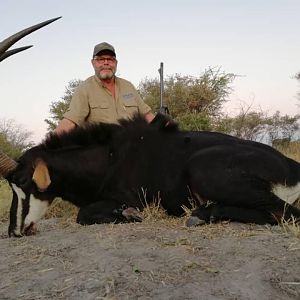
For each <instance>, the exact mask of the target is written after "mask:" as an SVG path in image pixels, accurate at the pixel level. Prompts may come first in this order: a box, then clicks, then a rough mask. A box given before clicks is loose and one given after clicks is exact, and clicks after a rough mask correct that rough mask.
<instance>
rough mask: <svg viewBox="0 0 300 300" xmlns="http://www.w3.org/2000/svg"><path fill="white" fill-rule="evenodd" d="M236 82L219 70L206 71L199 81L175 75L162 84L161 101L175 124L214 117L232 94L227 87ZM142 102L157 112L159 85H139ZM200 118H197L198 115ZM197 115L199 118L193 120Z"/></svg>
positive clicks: (148, 81)
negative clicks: (181, 120)
mask: <svg viewBox="0 0 300 300" xmlns="http://www.w3.org/2000/svg"><path fill="white" fill-rule="evenodd" d="M234 78H235V75H233V74H226V73H223V72H221V71H220V69H213V68H209V69H208V70H206V71H205V72H204V73H203V74H202V75H200V76H199V77H193V76H189V75H185V76H182V75H180V74H175V75H172V76H169V77H168V78H167V79H166V80H165V81H164V101H165V104H166V106H167V107H168V108H169V111H170V112H171V115H172V117H173V118H175V119H176V120H179V119H185V120H186V118H187V114H191V115H192V119H193V118H194V119H195V118H197V119H199V120H200V119H202V117H203V116H206V117H205V118H207V117H208V118H209V117H213V116H217V115H218V114H220V112H221V109H222V106H223V104H224V102H225V101H227V96H228V95H229V94H230V92H231V90H232V89H231V87H230V84H231V82H232V81H233V79H234ZM139 92H140V94H141V96H142V98H143V99H144V100H145V102H146V103H148V104H149V105H150V106H151V108H152V109H153V110H154V111H158V110H159V105H160V103H159V101H158V99H159V93H160V83H159V80H158V79H147V78H146V79H145V80H144V81H142V82H141V83H140V85H139ZM198 114H199V115H198ZM195 115H198V116H195Z"/></svg>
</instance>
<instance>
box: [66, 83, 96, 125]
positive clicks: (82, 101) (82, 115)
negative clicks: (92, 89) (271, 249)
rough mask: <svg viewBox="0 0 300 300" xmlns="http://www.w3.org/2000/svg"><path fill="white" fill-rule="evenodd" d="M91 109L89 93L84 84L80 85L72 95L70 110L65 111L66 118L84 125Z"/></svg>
mask: <svg viewBox="0 0 300 300" xmlns="http://www.w3.org/2000/svg"><path fill="white" fill-rule="evenodd" d="M89 111H90V109H89V104H88V94H87V92H86V89H85V88H84V86H82V85H79V86H78V88H77V89H76V90H75V92H74V94H73V96H72V99H71V102H70V105H69V108H68V110H67V111H66V112H65V113H64V118H66V119H69V120H71V121H72V122H74V123H75V124H77V125H82V124H83V123H84V122H85V120H86V118H87V116H88V115H89Z"/></svg>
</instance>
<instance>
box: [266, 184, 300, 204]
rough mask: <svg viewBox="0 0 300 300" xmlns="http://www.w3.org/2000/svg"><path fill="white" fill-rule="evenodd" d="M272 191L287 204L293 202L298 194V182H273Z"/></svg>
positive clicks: (299, 194)
mask: <svg viewBox="0 0 300 300" xmlns="http://www.w3.org/2000/svg"><path fill="white" fill-rule="evenodd" d="M272 192H273V193H274V194H275V195H276V196H277V197H279V198H281V199H282V200H284V201H285V202H287V203H288V204H293V203H294V202H295V201H296V200H297V199H298V198H299V196H300V182H299V183H298V184H296V185H294V186H286V185H282V184H274V185H273V188H272Z"/></svg>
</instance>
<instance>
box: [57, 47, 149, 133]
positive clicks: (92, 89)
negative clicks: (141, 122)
mask: <svg viewBox="0 0 300 300" xmlns="http://www.w3.org/2000/svg"><path fill="white" fill-rule="evenodd" d="M91 63H92V65H93V68H94V70H95V75H93V76H91V77H89V78H88V79H86V80H85V81H84V82H82V83H81V84H80V85H79V86H78V88H77V89H76V91H75V93H74V95H73V97H72V100H71V103H70V106H69V108H68V110H67V112H66V113H65V114H64V118H63V119H62V120H61V121H60V122H59V124H58V126H57V128H56V129H55V132H56V133H58V134H60V133H62V132H64V131H69V130H71V129H72V128H74V127H75V126H76V125H83V124H84V123H87V122H88V123H90V122H104V123H117V122H118V120H119V119H121V118H131V117H132V116H133V115H134V113H137V112H138V113H140V114H142V115H144V116H145V119H146V120H147V122H151V121H152V120H153V119H154V114H153V113H152V112H151V108H150V107H149V106H148V105H147V104H145V103H144V101H143V100H142V99H141V97H140V96H139V94H138V92H137V90H136V89H135V87H134V86H133V85H132V84H131V83H130V82H129V81H127V80H125V79H122V78H119V77H117V76H116V75H115V74H116V71H117V64H118V61H117V59H116V52H115V49H114V47H113V46H112V45H110V44H108V43H105V42H104V43H100V44H98V45H96V46H95V48H94V52H93V58H92V60H91Z"/></svg>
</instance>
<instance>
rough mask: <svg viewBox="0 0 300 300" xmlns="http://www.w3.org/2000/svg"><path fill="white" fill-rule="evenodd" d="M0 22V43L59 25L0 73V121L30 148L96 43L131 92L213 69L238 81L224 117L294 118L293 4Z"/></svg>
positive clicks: (119, 8)
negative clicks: (149, 81)
mask: <svg viewBox="0 0 300 300" xmlns="http://www.w3.org/2000/svg"><path fill="white" fill-rule="evenodd" d="M0 15H1V17H0V40H3V39H4V38H6V37H8V36H9V35H12V34H14V33H16V32H17V31H19V30H21V29H23V28H25V27H28V26H31V25H34V24H36V23H39V22H42V21H44V20H47V19H51V18H54V17H58V16H62V19H60V20H58V21H56V22H54V23H52V24H50V25H48V26H46V27H44V28H42V29H40V30H38V31H36V32H34V33H32V34H31V35H29V36H28V37H25V38H24V39H22V40H21V41H19V42H18V43H17V44H16V47H21V46H26V45H34V47H32V48H31V49H29V50H26V51H24V52H22V53H19V54H17V55H15V56H12V57H10V58H8V59H6V60H4V61H3V62H1V63H0V64H1V66H0V101H1V110H0V119H1V118H7V119H14V120H15V121H16V122H17V123H18V124H22V125H23V126H24V128H25V129H26V130H29V131H32V132H33V133H34V135H33V137H32V139H33V140H34V141H35V142H39V141H41V139H42V138H43V137H44V135H45V133H46V127H47V126H46V123H45V122H44V119H45V118H49V116H50V114H49V106H50V104H51V102H53V101H55V100H58V99H60V98H61V97H62V96H63V95H64V91H65V87H66V86H67V85H68V82H69V81H70V80H72V79H82V80H83V79H86V78H87V77H88V76H90V75H92V74H93V69H92V67H91V64H90V59H91V56H92V51H93V47H94V45H95V44H97V43H100V42H103V41H106V42H109V43H111V44H112V45H113V46H114V47H115V49H116V52H117V58H118V61H119V64H118V75H119V76H120V77H123V78H126V79H127V80H130V81H131V82H132V83H133V84H134V85H136V86H137V85H138V84H139V82H140V81H142V80H144V79H145V78H146V77H148V78H159V74H158V68H159V65H160V62H164V74H165V76H167V75H173V74H175V73H179V74H181V75H192V76H199V75H200V74H201V73H202V72H203V71H204V70H205V69H207V68H209V67H220V68H221V70H222V71H224V72H226V73H234V74H237V75H240V76H239V77H238V78H237V79H235V81H234V82H233V88H234V92H233V94H232V95H231V98H230V99H231V101H230V102H229V103H228V104H227V109H228V112H234V111H235V110H237V109H238V108H239V107H240V105H241V103H247V104H251V105H252V106H253V107H260V108H261V109H263V110H266V111H269V112H270V113H274V112H275V111H276V110H279V111H280V112H281V113H282V114H289V115H295V114H297V113H300V111H299V107H298V106H297V104H298V102H299V101H297V92H299V90H300V85H299V83H298V82H297V80H296V79H294V78H293V76H294V75H295V74H296V73H297V72H299V71H300V63H299V60H300V38H299V28H300V17H299V16H300V1H299V0H281V1H280V0H251V1H250V0H247V1H243V0H181V1H179V0H159V1H156V0H152V1H147V2H146V1H141V0H138V1H137V0H127V1H124V0H122V1H119V0H115V1H101V0H97V1H94V0H72V1H71V0H51V1H50V0H48V1H47V0H44V1H40V0H26V1H22V0H19V1H17V0H2V1H1V11H0ZM158 101H159V99H158Z"/></svg>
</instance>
